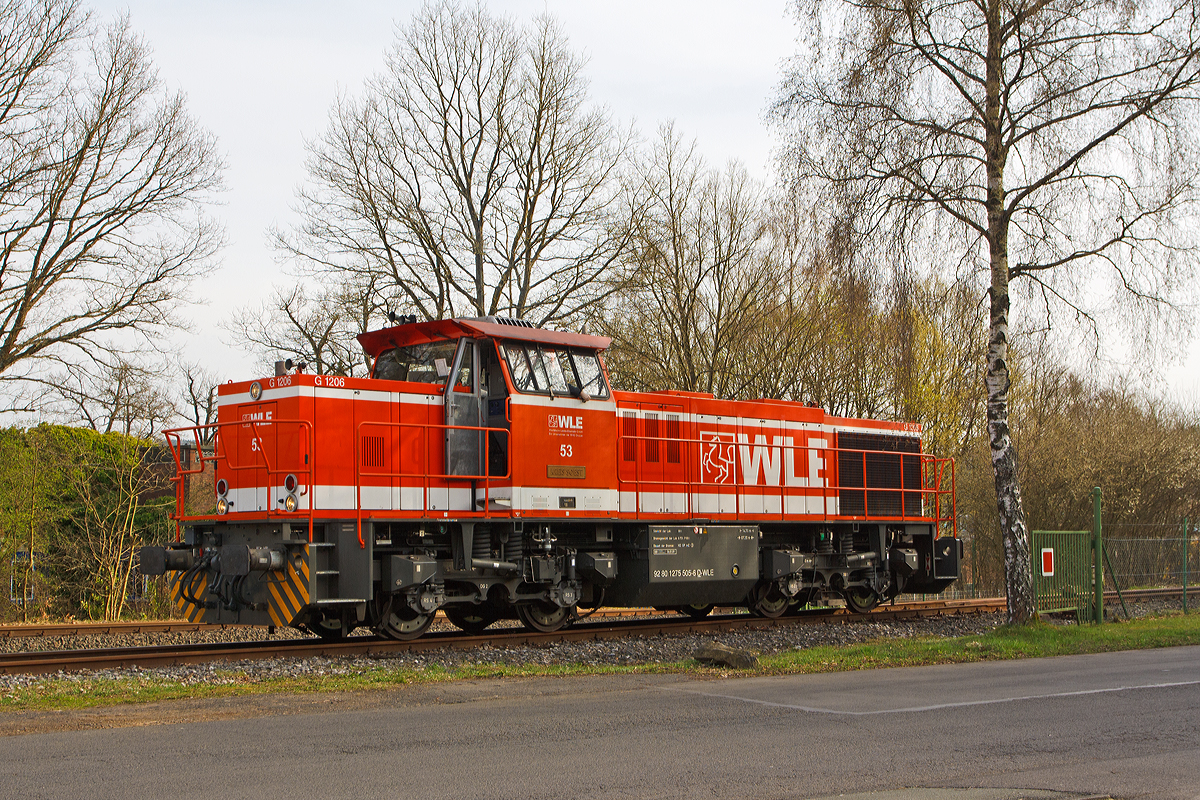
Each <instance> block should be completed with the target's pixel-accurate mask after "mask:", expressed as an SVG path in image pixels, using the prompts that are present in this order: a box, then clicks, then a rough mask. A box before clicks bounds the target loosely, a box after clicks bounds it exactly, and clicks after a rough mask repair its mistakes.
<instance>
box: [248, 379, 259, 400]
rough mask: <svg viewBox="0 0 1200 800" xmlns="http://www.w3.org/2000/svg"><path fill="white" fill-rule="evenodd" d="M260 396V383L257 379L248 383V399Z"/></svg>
mask: <svg viewBox="0 0 1200 800" xmlns="http://www.w3.org/2000/svg"><path fill="white" fill-rule="evenodd" d="M260 397H262V384H261V383H259V382H258V381H255V382H254V383H252V384H250V399H251V400H257V399H258V398H260Z"/></svg>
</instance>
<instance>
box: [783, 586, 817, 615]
mask: <svg viewBox="0 0 1200 800" xmlns="http://www.w3.org/2000/svg"><path fill="white" fill-rule="evenodd" d="M812 598H813V592H812V590H811V589H809V590H808V591H805V592H801V593H800V594H798V595H796V597H795V599H793V600H792V604H791V605H790V606H788V613H789V614H799V613H800V612H801V611H803V610H804V609H805V608H807V607H808V604H809V603H811V602H812Z"/></svg>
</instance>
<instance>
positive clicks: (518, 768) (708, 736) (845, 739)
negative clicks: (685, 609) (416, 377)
mask: <svg viewBox="0 0 1200 800" xmlns="http://www.w3.org/2000/svg"><path fill="white" fill-rule="evenodd" d="M206 703H207V704H208V705H206ZM175 715H180V716H183V717H185V718H186V720H188V721H180V722H176V721H172V718H173V717H174V716H175ZM42 716H43V717H47V716H48V715H42ZM36 717H37V715H33V716H32V717H29V718H26V719H25V720H24V722H23V723H22V724H26V723H28V725H27V727H32V728H35V729H36V728H38V726H39V725H41V726H42V727H43V729H44V727H45V723H47V719H44V718H36ZM55 719H57V720H58V722H60V723H63V724H62V725H61V726H60V727H71V723H70V721H69V720H67V719H66V718H63V717H61V716H60V717H57V718H55ZM90 719H91V720H92V722H90V723H89V724H96V725H117V726H119V725H126V726H133V727H111V728H107V729H102V730H95V729H93V730H80V731H65V732H52V733H37V734H27V735H9V736H4V737H2V738H0V797H5V798H8V797H12V798H60V797H62V798H66V797H71V798H74V797H88V798H97V799H99V798H120V800H134V799H135V798H150V797H172V798H185V797H205V798H221V800H225V799H226V798H243V797H244V798H263V797H284V796H287V797H322V798H324V797H330V798H333V797H346V798H373V797H404V798H409V797H411V798H422V800H440V799H441V798H454V800H463V799H464V798H506V800H509V799H511V798H522V800H526V799H531V800H532V799H536V798H551V797H555V798H557V797H573V798H575V797H587V798H611V797H635V798H650V797H653V798H675V797H688V798H691V797H717V798H812V797H824V796H829V795H835V794H850V793H866V792H884V791H886V790H895V789H900V788H902V787H930V788H932V787H937V788H941V789H949V788H955V787H963V788H965V787H973V788H987V789H990V790H992V791H987V792H971V793H966V794H964V793H959V792H944V791H942V792H935V791H918V792H913V791H909V792H906V793H902V794H892V793H888V794H886V795H881V796H880V798H883V797H887V798H893V797H902V796H903V797H937V798H949V797H968V796H970V797H973V798H1002V797H1003V798H1016V797H1052V796H1057V795H1053V794H1052V793H1053V792H1064V793H1070V795H1069V796H1097V795H1098V796H1108V795H1111V796H1113V797H1119V798H1124V797H1153V798H1200V647H1186V648H1171V649H1166V650H1148V651H1136V652H1129V653H1112V654H1105V655H1092V656H1069V657H1062V658H1053V659H1038V660H1029V661H1017V662H1000V663H987V664H971V665H954V666H940V667H919V668H912V669H894V670H877V671H872V672H857V673H839V674H831V675H809V676H794V677H785V678H743V679H724V680H705V681H698V680H680V679H679V678H678V677H672V676H621V677H601V678H575V679H538V680H529V681H497V682H472V683H460V684H453V685H446V686H440V687H418V688H413V689H400V690H396V691H391V692H383V693H378V694H374V695H366V696H363V695H358V696H345V697H338V698H332V699H331V698H324V699H322V698H321V697H320V696H318V697H316V698H314V697H306V698H299V699H298V698H286V697H277V698H271V699H265V700H253V699H251V700H246V699H243V700H232V701H205V703H193V704H182V705H172V704H169V703H164V704H160V705H159V706H157V707H155V708H152V709H145V708H143V709H137V710H128V709H124V710H123V709H114V710H110V711H106V712H103V713H101V714H98V715H93V716H92V717H91V718H90ZM191 720H201V721H191ZM50 721H53V720H50ZM9 722H10V725H9V728H8V732H9V733H11V732H12V730H13V728H12V725H11V722H12V721H11V720H10V721H9ZM1010 790H1011V791H1010ZM1015 790H1020V791H1015ZM1028 790H1046V791H1045V792H1042V793H1038V792H1031V791H1028Z"/></svg>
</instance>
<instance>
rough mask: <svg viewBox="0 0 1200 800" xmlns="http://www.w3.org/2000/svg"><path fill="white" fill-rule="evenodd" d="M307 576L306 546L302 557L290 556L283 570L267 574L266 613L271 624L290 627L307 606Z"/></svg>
mask: <svg viewBox="0 0 1200 800" xmlns="http://www.w3.org/2000/svg"><path fill="white" fill-rule="evenodd" d="M308 574H309V568H308V545H305V546H304V554H303V557H301V556H300V554H299V553H296V554H294V555H291V556H289V558H288V559H287V564H286V565H285V566H284V568H283V569H281V570H277V571H275V572H270V573H268V579H267V612H268V613H269V614H270V616H271V622H272V623H273V624H275V625H278V626H280V627H283V626H286V625H291V624H292V623H293V622H295V620H296V617H298V616H299V615H300V611H301V610H302V609H303V608H304V607H305V606H306V605H308Z"/></svg>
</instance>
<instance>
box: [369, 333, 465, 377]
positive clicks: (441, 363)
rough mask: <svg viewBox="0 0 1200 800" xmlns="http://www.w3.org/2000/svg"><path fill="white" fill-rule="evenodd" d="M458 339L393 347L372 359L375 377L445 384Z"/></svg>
mask: <svg viewBox="0 0 1200 800" xmlns="http://www.w3.org/2000/svg"><path fill="white" fill-rule="evenodd" d="M457 348H458V342H457V341H455V340H450V341H446V342H430V343H428V344H410V345H408V346H406V347H393V348H392V349H391V350H385V351H383V352H382V353H380V354H379V358H377V359H375V372H374V377H375V378H378V379H379V380H385V381H412V382H413V383H436V384H445V383H446V378H448V377H449V376H450V367H451V365H453V363H454V351H455V350H456V349H457Z"/></svg>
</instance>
